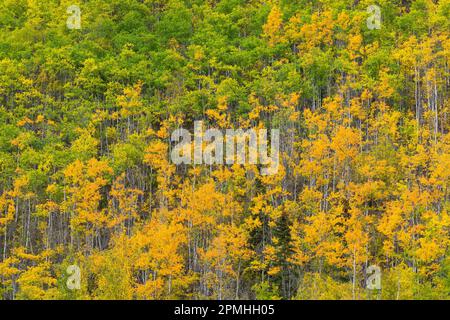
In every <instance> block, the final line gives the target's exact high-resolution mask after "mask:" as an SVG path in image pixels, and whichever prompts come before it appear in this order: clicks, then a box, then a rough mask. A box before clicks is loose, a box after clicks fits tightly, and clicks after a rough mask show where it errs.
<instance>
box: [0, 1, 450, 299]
mask: <svg viewBox="0 0 450 320" xmlns="http://www.w3.org/2000/svg"><path fill="white" fill-rule="evenodd" d="M73 5H75V6H78V7H79V9H80V12H78V14H79V17H80V18H81V20H80V21H79V22H80V25H79V28H77V27H75V28H70V27H69V26H70V23H69V20H68V19H70V16H71V14H73V13H71V11H70V10H67V9H68V8H69V7H70V6H73ZM373 5H376V6H378V7H379V8H380V17H381V21H380V25H379V26H378V27H376V28H370V27H369V25H370V24H369V22H370V19H371V15H372V14H373V13H371V11H370V10H368V8H369V7H371V6H373ZM76 14H77V13H76V12H75V15H76ZM75 18H76V17H75ZM372 18H373V17H372ZM449 36H450V0H442V1H438V0H434V1H432V0H377V1H376V2H375V0H360V1H359V0H316V1H313V0H279V1H277V0H272V1H271V0H267V1H263V0H247V1H245V0H106V1H100V0H79V1H78V2H75V0H45V1H44V0H1V1H0V277H1V278H0V279H1V285H0V297H2V298H3V299H8V300H9V299H360V300H363V299H450V190H449V188H450V110H449V109H450V70H449V67H450V39H449ZM198 120H201V121H203V124H204V125H205V127H208V128H218V129H220V130H222V129H225V128H242V129H250V128H267V129H279V131H280V150H279V153H280V163H279V169H278V171H277V173H276V174H275V175H261V173H260V170H259V164H251V165H240V164H234V165H226V164H225V165H195V164H181V165H176V164H174V163H173V162H172V161H171V158H170V152H171V149H172V148H173V142H172V141H171V139H170V136H171V132H173V130H175V129H177V128H181V127H183V128H186V129H188V130H190V131H192V130H193V126H194V121H198ZM370 266H377V267H378V268H379V270H380V272H381V287H377V288H375V289H374V288H371V287H368V285H367V284H368V281H367V280H368V277H369V276H370V275H371V274H370V273H369V272H368V269H369V267H370ZM74 268H75V269H74ZM71 270H72V271H71ZM73 270H78V271H77V272H75V273H77V274H75V275H78V276H79V281H80V283H79V287H76V288H73V287H71V286H68V283H70V281H69V280H70V277H73V276H74V273H73V272H74V271H73ZM78 273H79V274H78Z"/></svg>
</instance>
